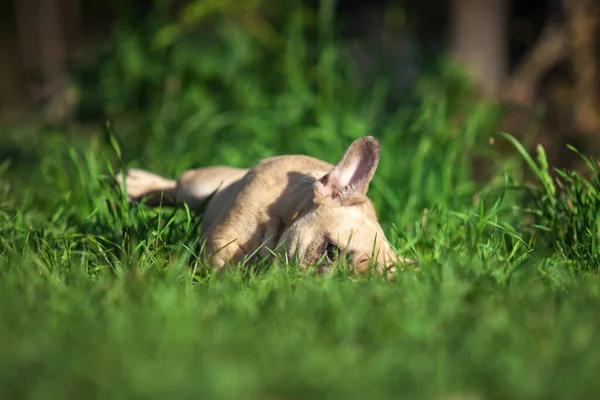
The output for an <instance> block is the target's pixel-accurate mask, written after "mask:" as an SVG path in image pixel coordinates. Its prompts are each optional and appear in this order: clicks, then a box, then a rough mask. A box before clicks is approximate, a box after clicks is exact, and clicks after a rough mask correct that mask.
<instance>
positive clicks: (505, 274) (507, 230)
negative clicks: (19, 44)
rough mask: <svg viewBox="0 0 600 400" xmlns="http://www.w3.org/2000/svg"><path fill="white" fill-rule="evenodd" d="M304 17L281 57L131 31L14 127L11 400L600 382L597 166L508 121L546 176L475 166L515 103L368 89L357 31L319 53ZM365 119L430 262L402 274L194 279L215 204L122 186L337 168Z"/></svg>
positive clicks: (10, 155) (485, 394) (0, 250)
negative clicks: (159, 46)
mask: <svg viewBox="0 0 600 400" xmlns="http://www.w3.org/2000/svg"><path fill="white" fill-rule="evenodd" d="M323 12H324V13H326V12H327V9H326V8H325V9H324V11H323ZM290 15H291V17H290V20H289V21H288V22H289V23H287V24H283V25H284V26H286V27H288V31H287V32H286V34H285V39H286V40H287V45H286V47H285V51H284V52H281V51H279V50H277V51H274V50H270V49H265V48H264V47H262V46H261V45H260V43H257V42H255V41H253V40H252V39H251V37H249V36H248V35H247V34H246V33H245V32H244V31H242V30H240V28H239V27H236V26H232V25H230V24H227V23H221V24H220V25H218V29H217V34H216V38H214V40H213V41H211V42H209V43H202V44H203V45H204V46H205V47H204V49H206V50H205V51H201V52H200V51H197V50H194V49H195V47H194V46H198V43H201V42H202V41H203V40H205V39H203V38H202V37H200V38H198V37H195V36H194V35H193V34H188V35H184V36H182V37H181V38H178V39H176V40H174V41H173V43H172V44H170V45H169V46H168V47H167V48H166V49H164V50H160V51H158V50H155V49H154V48H153V47H152V43H155V41H153V37H152V35H150V34H148V35H145V34H139V33H135V32H132V31H131V30H129V29H128V28H123V29H121V30H117V31H116V32H115V33H114V37H113V39H112V40H111V41H109V42H108V49H107V50H106V52H98V53H97V54H99V56H98V57H100V58H99V59H97V60H95V61H94V60H93V62H92V66H99V67H98V68H92V71H91V72H90V70H89V69H87V68H86V66H85V65H84V66H82V67H81V68H80V69H79V70H78V71H79V72H80V73H79V74H78V75H75V78H76V84H77V85H78V87H79V89H80V91H81V96H82V107H81V109H80V110H79V111H80V112H79V116H78V119H77V120H76V121H75V120H74V121H70V122H69V123H68V124H65V125H64V126H58V127H57V126H54V127H48V126H46V127H45V126H40V125H39V124H29V125H20V126H13V127H7V128H5V130H4V132H5V134H4V135H2V136H1V137H0V148H2V149H3V150H2V152H3V153H2V154H4V155H5V156H4V158H5V161H4V162H2V163H0V193H1V197H0V320H1V321H2V322H3V323H2V324H0V343H2V344H3V345H2V346H0V374H1V375H0V379H1V384H0V392H1V393H2V397H6V398H31V399H38V398H43V399H52V398H61V399H65V398H82V397H88V398H128V399H131V398H145V399H149V398H161V399H162V398H166V397H169V396H170V397H178V398H219V399H227V398H231V399H240V398H241V399H309V398H310V399H316V398H345V399H365V398H374V399H375V398H381V399H384V398H410V399H441V398H451V396H457V397H452V398H462V399H466V398H481V399H514V398H527V399H534V398H543V399H553V398H557V399H564V398H571V399H572V398H592V397H594V396H597V395H598V393H599V391H600V384H598V383H596V382H598V381H597V379H596V377H595V373H596V371H597V368H598V366H599V364H600V361H598V360H600V342H599V341H598V329H599V328H600V319H598V306H597V304H598V302H599V300H600V286H599V285H598V283H599V282H598V276H597V261H596V259H597V251H598V250H597V244H596V240H597V239H596V238H597V230H598V227H597V224H596V220H597V211H598V207H597V204H598V200H597V199H598V189H597V186H596V181H595V180H594V179H595V178H593V179H591V180H588V179H586V178H584V177H582V176H581V175H577V174H574V173H571V174H566V173H564V172H563V171H558V172H557V174H558V175H559V176H561V174H562V178H561V180H560V181H556V180H553V179H554V178H552V176H551V173H552V172H553V171H552V170H551V169H550V168H549V167H548V166H547V165H546V164H545V162H544V157H543V152H542V151H541V150H540V153H539V154H538V157H537V158H536V157H532V156H530V155H529V154H527V152H525V150H524V149H523V148H522V147H521V146H520V144H519V143H518V142H517V141H516V140H514V139H512V137H511V136H498V137H497V138H496V140H509V141H510V142H512V144H513V145H514V146H515V148H516V149H517V151H520V152H521V153H520V154H521V157H520V159H521V160H525V161H526V163H527V165H528V168H529V169H530V170H532V171H533V172H534V176H535V177H536V179H537V182H534V183H535V185H531V184H526V183H524V182H523V179H522V178H521V175H520V174H521V172H520V171H521V170H520V169H519V168H517V167H516V166H515V164H514V163H511V162H500V161H498V160H495V159H491V162H493V164H494V165H495V166H496V167H497V168H496V170H495V173H494V174H493V177H492V178H491V179H489V180H486V181H478V180H475V179H474V178H473V172H474V171H473V166H472V159H473V157H474V156H484V157H491V156H490V154H491V151H490V149H489V147H490V146H489V138H490V136H492V135H493V134H494V133H495V131H494V122H495V118H496V115H497V113H496V110H495V108H494V107H492V106H490V105H487V104H483V103H479V102H476V101H470V100H468V99H469V95H468V90H467V89H466V86H465V83H464V81H463V80H462V78H461V77H460V75H458V74H457V71H456V70H455V69H453V68H452V67H451V66H449V64H446V63H441V64H439V65H436V66H434V67H431V69H427V68H425V67H424V69H423V71H422V73H421V75H420V78H419V81H418V82H415V85H414V87H411V88H408V89H407V90H406V92H404V93H403V95H402V96H401V97H402V98H401V99H398V96H396V94H395V93H391V92H387V91H386V88H388V86H387V85H386V82H385V81H383V80H382V81H380V82H378V83H377V82H376V83H375V85H374V86H368V87H365V86H361V85H360V84H358V83H356V81H355V79H354V78H355V76H356V75H355V74H354V73H353V71H352V69H351V68H350V67H349V64H347V63H346V61H345V58H344V57H345V56H344V53H343V51H342V49H343V46H341V45H338V44H336V43H331V42H329V41H324V42H323V43H321V44H319V45H318V46H316V48H312V47H306V46H307V45H306V42H305V41H304V39H303V35H304V30H303V28H302V27H303V26H304V25H303V23H301V22H302V21H300V22H299V20H300V19H301V17H302V15H303V14H298V13H292V14H290ZM144 32H145V31H144ZM153 49H154V50H153ZM315 66H316V67H315ZM92 78H94V79H92ZM86 119H87V120H86ZM81 121H86V123H85V124H84V123H82V122H81ZM90 121H92V122H90ZM104 121H110V123H109V124H103V123H104ZM365 134H370V135H374V136H376V137H377V138H378V139H379V140H380V141H381V143H382V159H381V164H380V167H379V169H378V171H377V173H376V175H375V178H374V181H373V185H372V186H371V189H370V196H371V198H372V199H373V201H374V203H375V206H376V209H377V211H378V214H379V217H380V219H381V221H382V225H383V227H384V229H385V231H386V233H387V234H388V237H389V238H390V240H391V242H392V244H393V245H394V246H395V247H396V248H397V250H398V252H399V253H402V254H405V255H407V256H409V257H411V258H414V259H416V260H418V261H419V263H420V269H418V270H413V269H410V270H407V271H405V272H404V273H402V274H399V275H398V276H397V277H395V278H394V280H392V281H391V282H388V281H384V280H383V279H379V278H377V277H364V278H353V277H348V276H346V275H345V274H343V273H335V274H332V275H331V276H327V277H317V276H313V275H311V274H310V273H300V272H298V271H297V270H295V269H294V266H293V265H288V266H286V265H281V264H279V263H276V264H274V265H271V266H269V267H270V268H267V269H265V270H263V271H261V272H258V273H253V274H241V273H236V272H232V273H230V274H228V275H226V276H224V277H222V278H219V279H217V278H215V276H213V275H212V274H211V273H210V270H206V271H205V272H206V273H205V274H202V275H201V276H193V275H192V273H191V271H192V270H193V269H198V268H200V269H203V268H205V267H206V266H203V265H202V263H201V261H200V260H198V259H197V258H196V257H195V254H196V253H197V246H198V239H197V238H198V232H199V229H200V226H199V222H200V219H199V218H196V217H194V216H192V215H191V214H190V213H189V212H188V210H185V209H179V210H172V209H162V210H155V209H149V208H146V207H144V206H141V205H138V206H129V205H127V204H126V202H125V201H124V199H123V197H122V194H121V193H119V191H118V190H116V189H115V186H114V181H113V177H114V174H115V173H116V172H117V171H120V170H123V169H125V168H127V167H129V166H140V167H143V168H148V169H151V170H152V171H155V172H157V173H162V174H165V175H169V176H176V175H177V174H178V173H181V172H182V171H184V170H185V169H187V168H190V167H192V166H195V165H210V164H216V163H227V164H231V165H239V166H248V165H252V164H253V163H254V162H256V161H258V160H259V159H260V158H262V157H266V156H270V155H275V154H283V153H296V152H299V153H307V154H310V155H313V156H315V157H320V158H323V159H326V160H328V161H330V162H335V161H336V160H337V158H338V157H340V156H341V154H342V152H343V150H344V148H345V146H347V144H348V143H349V142H350V141H351V140H352V139H354V138H356V137H359V136H362V135H365ZM286 135H287V136H286ZM509 161H510V160H509ZM588 161H589V160H588ZM594 165H595V164H594V162H593V161H590V166H591V167H592V170H594V168H595V167H594ZM594 176H595V175H594ZM469 396H471V397H469Z"/></svg>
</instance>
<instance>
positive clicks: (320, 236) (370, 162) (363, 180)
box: [281, 137, 398, 272]
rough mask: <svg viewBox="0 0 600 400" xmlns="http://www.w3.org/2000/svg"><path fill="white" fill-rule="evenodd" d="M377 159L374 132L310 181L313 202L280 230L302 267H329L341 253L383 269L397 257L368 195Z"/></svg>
mask: <svg viewBox="0 0 600 400" xmlns="http://www.w3.org/2000/svg"><path fill="white" fill-rule="evenodd" d="M378 162H379V143H378V142H377V140H375V139H374V138H372V137H364V138H361V139H358V140H356V141H355V142H353V143H352V144H351V145H350V147H349V148H348V150H346V153H345V154H344V156H343V157H342V159H341V160H340V162H339V163H338V164H337V165H336V166H335V167H334V168H333V169H332V170H331V171H329V172H328V173H327V174H325V176H323V177H321V178H320V179H318V180H317V181H316V182H315V184H314V198H313V205H314V206H313V207H312V208H311V209H310V210H309V211H308V212H307V213H305V214H304V215H302V216H301V217H300V218H298V219H297V220H296V221H294V223H293V224H292V225H291V226H290V227H289V228H288V229H287V230H286V231H285V232H284V233H283V236H282V238H281V239H282V241H283V242H285V246H286V249H287V256H288V257H290V258H295V257H297V259H298V261H299V263H300V266H301V267H304V268H306V267H308V266H317V268H318V269H319V270H322V271H327V270H329V269H330V266H331V265H332V263H333V262H335V261H336V260H338V259H340V258H345V260H346V261H347V262H348V266H349V267H350V268H352V269H354V270H356V271H357V272H364V271H365V270H367V269H368V268H369V267H370V266H374V267H375V268H376V269H377V270H379V271H382V270H384V269H387V268H390V270H391V271H392V272H393V270H394V269H393V266H394V263H395V262H396V261H398V256H397V255H396V254H395V252H394V251H393V250H392V249H391V248H390V246H389V245H388V243H387V240H386V238H385V235H384V233H383V230H382V229H381V227H380V225H379V222H378V221H377V216H376V213H375V210H374V208H373V205H372V204H371V202H370V201H369V199H368V198H367V197H366V193H367V190H368V187H369V183H370V181H371V179H372V178H373V175H374V173H375V170H376V168H377V164H378Z"/></svg>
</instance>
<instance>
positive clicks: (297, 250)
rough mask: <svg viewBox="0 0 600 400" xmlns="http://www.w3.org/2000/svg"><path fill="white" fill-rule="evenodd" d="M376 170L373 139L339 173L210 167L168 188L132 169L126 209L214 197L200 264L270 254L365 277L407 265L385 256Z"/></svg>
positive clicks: (322, 166) (295, 164)
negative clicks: (373, 194) (339, 262)
mask: <svg viewBox="0 0 600 400" xmlns="http://www.w3.org/2000/svg"><path fill="white" fill-rule="evenodd" d="M378 162H379V143H378V142H377V141H376V140H375V139H374V138H372V137H363V138H361V139H358V140H356V141H354V142H353V143H352V144H351V145H350V147H349V148H348V150H346V153H345V154H344V156H343V158H342V160H340V162H339V163H338V164H337V165H335V166H334V165H332V164H329V163H327V162H324V161H321V160H318V159H315V158H312V157H309V156H304V155H284V156H277V157H271V158H267V159H264V160H262V161H261V162H260V163H258V164H257V165H256V166H254V167H253V168H250V169H242V168H234V167H228V166H215V167H206V168H199V169H193V170H188V171H186V172H184V173H183V174H182V175H181V176H180V177H179V179H177V180H176V181H175V180H170V179H166V178H163V177H161V176H158V175H155V174H152V173H150V172H147V171H143V170H138V169H132V170H129V171H128V172H127V174H126V180H125V181H123V179H121V178H120V177H119V184H120V185H121V187H122V188H124V187H125V186H126V189H127V194H128V198H129V200H130V201H139V200H141V199H142V198H146V199H147V204H148V205H150V206H157V205H159V204H163V205H172V206H181V205H183V204H184V203H185V204H187V205H188V206H189V207H190V208H191V209H196V210H197V209H198V208H199V207H200V205H202V204H203V203H204V202H205V200H206V199H208V198H209V197H210V196H211V195H213V196H212V198H210V200H209V201H208V203H207V204H206V207H205V209H204V215H203V219H202V231H203V240H204V241H205V242H204V244H205V246H204V249H205V256H211V257H212V258H211V261H210V263H211V265H212V266H214V267H215V268H217V269H219V270H221V269H223V267H225V266H226V265H230V264H235V263H237V262H240V261H243V259H244V258H245V257H248V256H251V255H254V254H258V255H261V256H269V255H270V254H271V252H274V253H277V254H282V255H284V256H287V257H288V258H293V257H298V258H297V259H298V261H299V265H300V266H302V267H305V268H306V267H308V266H311V265H314V266H319V267H320V269H322V270H326V269H327V266H328V265H329V264H330V262H331V261H333V259H334V258H335V257H336V254H339V255H340V256H341V255H342V254H341V252H343V253H344V254H345V255H346V257H347V259H348V261H349V265H350V266H353V267H354V268H355V269H356V270H357V271H359V272H362V271H365V270H366V269H367V267H369V265H375V266H376V267H378V270H380V271H381V270H383V269H388V268H389V269H391V270H393V269H394V267H393V265H394V264H395V263H396V262H410V260H408V259H403V258H402V257H398V256H397V255H396V254H395V253H394V252H393V251H392V249H391V248H390V246H389V245H388V243H387V240H386V238H385V235H384V233H383V231H382V229H381V227H380V225H379V223H378V221H377V216H376V213H375V209H374V207H373V205H372V203H371V201H370V200H369V199H368V198H367V197H366V193H367V190H368V186H369V182H370V181H371V178H372V177H373V174H374V173H375V169H376V168H377V164H378Z"/></svg>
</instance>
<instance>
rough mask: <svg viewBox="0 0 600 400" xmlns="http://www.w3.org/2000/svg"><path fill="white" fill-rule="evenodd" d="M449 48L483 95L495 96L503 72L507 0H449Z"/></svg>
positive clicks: (498, 89) (503, 76) (505, 62)
mask: <svg viewBox="0 0 600 400" xmlns="http://www.w3.org/2000/svg"><path fill="white" fill-rule="evenodd" d="M450 7H451V9H450V31H451V48H452V53H453V55H454V57H455V58H456V59H457V60H458V61H459V62H461V63H462V64H464V65H465V67H466V68H467V69H468V70H469V71H470V72H471V73H472V76H473V79H474V80H475V83H476V84H477V85H478V87H479V88H480V89H481V90H482V92H483V93H484V94H485V95H488V96H496V95H497V94H498V93H499V91H500V88H501V87H502V84H503V82H504V79H505V77H506V75H507V68H508V64H507V52H508V35H507V23H508V21H507V19H508V1H507V0H452V1H451V5H450Z"/></svg>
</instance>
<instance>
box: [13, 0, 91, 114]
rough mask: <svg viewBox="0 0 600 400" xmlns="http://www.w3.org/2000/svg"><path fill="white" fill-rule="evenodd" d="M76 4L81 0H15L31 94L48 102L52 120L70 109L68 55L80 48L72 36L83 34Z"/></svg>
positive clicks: (36, 101) (24, 68)
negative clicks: (68, 104) (67, 94)
mask: <svg viewBox="0 0 600 400" xmlns="http://www.w3.org/2000/svg"><path fill="white" fill-rule="evenodd" d="M77 7H78V0H14V8H15V15H16V25H17V33H18V36H19V53H20V60H21V65H22V67H23V70H24V76H25V80H26V84H27V88H28V97H29V98H30V101H31V102H32V103H34V104H39V103H41V102H44V103H46V104H47V105H48V109H47V112H48V115H47V116H48V117H49V118H50V119H51V120H57V119H61V118H63V117H64V116H65V115H64V114H65V113H68V111H67V108H68V106H67V103H68V101H67V100H68V99H67V98H65V95H64V90H65V88H66V87H67V84H68V71H67V66H68V58H69V55H71V54H72V52H73V50H75V49H76V48H77V47H76V46H77V44H78V43H77V42H75V41H73V40H78V39H79V38H80V37H81V31H80V29H79V27H78V25H77V23H78V20H79V19H78V18H79V15H78V8H77ZM68 39H71V40H68Z"/></svg>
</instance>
